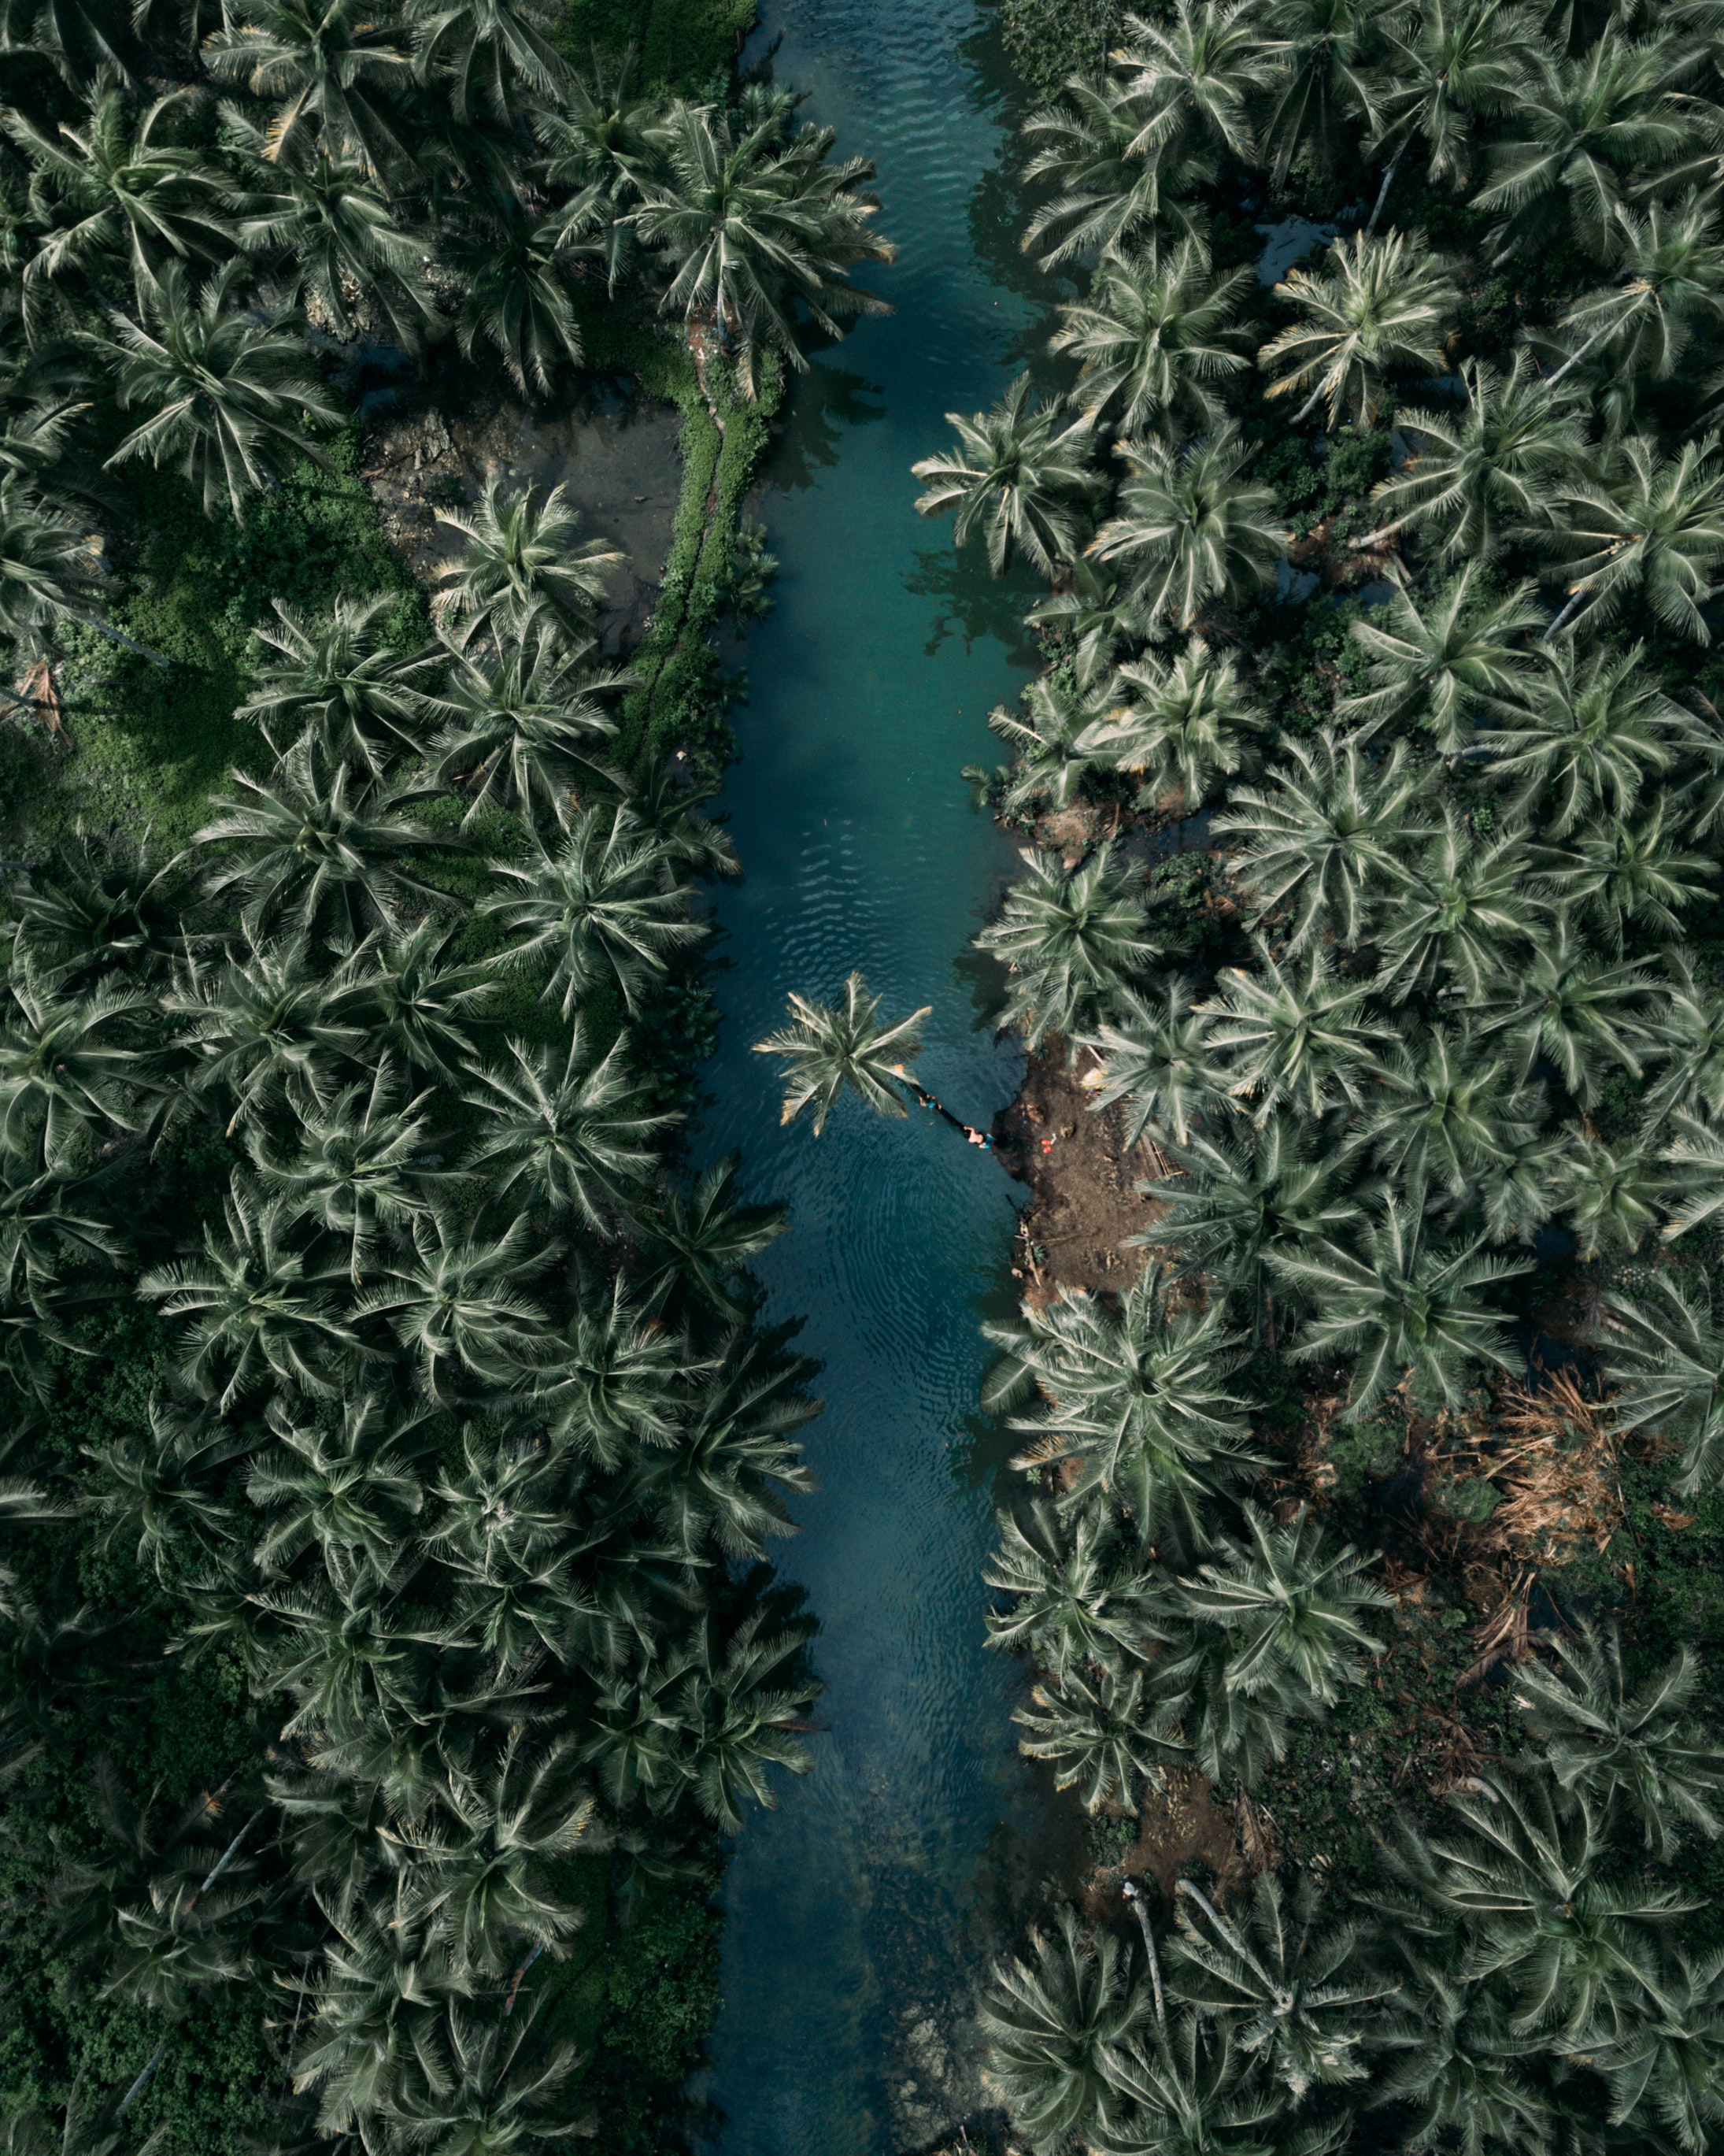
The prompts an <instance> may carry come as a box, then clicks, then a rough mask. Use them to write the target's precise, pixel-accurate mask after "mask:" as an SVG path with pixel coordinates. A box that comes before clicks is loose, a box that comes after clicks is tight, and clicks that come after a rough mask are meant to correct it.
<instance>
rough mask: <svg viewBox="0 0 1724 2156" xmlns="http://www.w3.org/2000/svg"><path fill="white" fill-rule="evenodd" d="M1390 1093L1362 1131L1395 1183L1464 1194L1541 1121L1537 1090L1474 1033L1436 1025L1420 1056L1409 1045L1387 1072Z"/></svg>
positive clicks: (1457, 1196) (1462, 1027)
mask: <svg viewBox="0 0 1724 2156" xmlns="http://www.w3.org/2000/svg"><path fill="white" fill-rule="evenodd" d="M1383 1083H1384V1089H1385V1091H1386V1093H1387V1095H1388V1097H1387V1098H1386V1099H1385V1100H1383V1101H1380V1102H1379V1103H1378V1105H1377V1106H1375V1107H1373V1110H1372V1111H1371V1112H1370V1114H1369V1116H1367V1119H1366V1122H1365V1126H1364V1135H1365V1137H1366V1138H1367V1141H1368V1142H1369V1143H1370V1146H1371V1148H1372V1151H1373V1154H1374V1155H1375V1157H1376V1159H1377V1161H1378V1163H1379V1165H1380V1166H1381V1167H1382V1168H1384V1169H1385V1170H1386V1171H1387V1173H1388V1176H1389V1178H1390V1180H1391V1181H1392V1183H1393V1184H1394V1186H1395V1187H1396V1188H1399V1189H1411V1188H1429V1189H1433V1190H1440V1191H1443V1192H1444V1193H1446V1194H1447V1195H1448V1196H1449V1197H1450V1198H1452V1199H1460V1198H1462V1197H1464V1196H1465V1194H1466V1193H1468V1192H1469V1191H1470V1190H1471V1189H1472V1188H1473V1187H1474V1185H1475V1181H1476V1179H1477V1177H1478V1174H1479V1172H1480V1169H1481V1168H1485V1166H1486V1165H1487V1164H1488V1163H1491V1161H1494V1160H1497V1159H1500V1158H1501V1157H1502V1156H1503V1154H1504V1153H1506V1152H1509V1151H1510V1150H1511V1148H1512V1147H1514V1146H1515V1145H1516V1144H1517V1143H1520V1142H1525V1140H1526V1139H1527V1138H1529V1137H1532V1135H1533V1134H1534V1132H1537V1129H1538V1127H1539V1125H1540V1123H1541V1122H1542V1121H1543V1115H1542V1109H1543V1102H1542V1099H1541V1097H1540V1096H1539V1094H1538V1092H1537V1090H1536V1089H1534V1088H1532V1087H1530V1086H1526V1085H1525V1084H1523V1083H1521V1082H1518V1081H1516V1080H1515V1079H1513V1078H1511V1076H1510V1075H1509V1072H1508V1070H1507V1067H1506V1065H1505V1063H1504V1062H1503V1061H1502V1060H1501V1058H1500V1057H1495V1058H1493V1057H1492V1056H1491V1055H1489V1053H1488V1052H1487V1051H1486V1050H1485V1049H1484V1048H1483V1047H1481V1045H1480V1043H1479V1042H1478V1041H1477V1040H1476V1039H1475V1038H1474V1036H1473V1034H1472V1030H1471V1029H1470V1026H1469V1025H1468V1024H1466V1022H1465V1019H1463V1020H1462V1022H1461V1025H1460V1030H1459V1031H1458V1032H1451V1031H1450V1030H1449V1029H1448V1028H1447V1027H1445V1026H1441V1025H1434V1026H1432V1027H1431V1029H1430V1030H1429V1032H1428V1033H1426V1034H1424V1036H1423V1038H1422V1039H1421V1040H1420V1042H1419V1054H1418V1055H1416V1056H1415V1055H1414V1054H1413V1053H1412V1052H1411V1051H1410V1050H1408V1049H1404V1048H1403V1050H1401V1051H1400V1053H1399V1054H1398V1055H1397V1056H1396V1057H1395V1059H1394V1060H1393V1063H1392V1064H1390V1065H1388V1068H1387V1070H1385V1072H1384V1078H1383Z"/></svg>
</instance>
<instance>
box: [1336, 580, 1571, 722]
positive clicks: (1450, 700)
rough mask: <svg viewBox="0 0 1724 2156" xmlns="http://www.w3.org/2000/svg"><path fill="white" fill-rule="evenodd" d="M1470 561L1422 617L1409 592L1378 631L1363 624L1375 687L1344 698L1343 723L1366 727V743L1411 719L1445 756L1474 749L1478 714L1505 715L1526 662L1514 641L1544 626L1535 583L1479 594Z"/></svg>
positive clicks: (1360, 635) (1394, 602) (1395, 601)
mask: <svg viewBox="0 0 1724 2156" xmlns="http://www.w3.org/2000/svg"><path fill="white" fill-rule="evenodd" d="M1479 576H1480V572H1479V569H1478V567H1477V565H1476V564H1475V563H1474V562H1469V563H1468V564H1467V565H1466V567H1465V568H1464V569H1462V571H1461V572H1460V575H1459V576H1458V577H1455V578H1454V579H1453V580H1452V581H1451V582H1450V583H1449V585H1448V586H1447V587H1446V588H1445V589H1444V590H1443V591H1442V592H1441V593H1439V594H1438V595H1437V596H1436V597H1435V598H1434V599H1433V600H1432V601H1431V602H1430V603H1429V605H1428V607H1427V608H1426V610H1425V611H1424V613H1420V612H1419V607H1418V604H1417V603H1416V602H1415V601H1414V598H1412V596H1411V595H1410V593H1408V591H1407V590H1406V589H1405V588H1404V587H1403V588H1398V589H1397V590H1396V592H1395V594H1394V597H1393V598H1392V599H1391V600H1390V601H1389V603H1388V607H1387V608H1385V609H1384V613H1385V617H1386V619H1385V620H1384V622H1383V624H1378V622H1376V621H1374V620H1368V619H1364V618H1361V619H1359V620H1357V621H1356V622H1355V623H1354V624H1353V628H1352V633H1353V637H1354V640H1355V641H1356V642H1357V643H1358V644H1361V645H1362V646H1363V648H1364V649H1365V650H1366V651H1367V653H1368V654H1370V660H1371V675H1370V678H1371V687H1370V688H1369V689H1368V690H1365V691H1363V692H1361V693H1356V694H1354V695H1352V696H1344V697H1342V700H1341V701H1340V703H1339V704H1338V706H1337V716H1338V717H1340V718H1342V719H1354V720H1357V721H1361V722H1362V725H1361V735H1362V737H1369V736H1370V735H1371V734H1373V733H1374V732H1375V731H1377V730H1378V727H1379V726H1385V725H1393V724H1394V723H1395V722H1396V721H1400V720H1404V719H1408V718H1410V719H1412V720H1414V722H1415V723H1416V724H1418V725H1419V726H1424V727H1425V728H1426V729H1427V730H1428V731H1429V732H1430V733H1431V734H1432V735H1433V736H1434V737H1435V741H1436V745H1437V747H1438V748H1439V750H1440V751H1441V752H1442V753H1443V754H1444V756H1458V755H1460V754H1461V753H1462V752H1464V751H1465V750H1466V749H1468V748H1470V747H1471V746H1472V741H1473V724H1474V720H1475V716H1477V714H1478V713H1480V711H1485V712H1489V713H1491V714H1492V715H1500V714H1501V711H1502V709H1503V707H1504V704H1505V701H1506V700H1509V699H1511V698H1512V696H1513V695H1514V692H1515V690H1516V689H1517V688H1518V686H1519V685H1520V681H1521V676H1522V675H1524V673H1525V671H1526V666H1527V663H1528V662H1527V660H1526V658H1525V657H1524V656H1523V655H1522V654H1521V651H1520V650H1519V649H1517V648H1516V644H1515V642H1514V640H1513V639H1516V638H1517V637H1520V636H1522V635H1524V634H1525V633H1526V631H1527V630H1528V629H1534V628H1537V627H1539V626H1541V625H1542V623H1543V621H1544V619H1545V616H1544V613H1543V610H1542V608H1539V607H1538V606H1537V605H1536V604H1534V603H1533V602H1532V597H1531V593H1532V586H1531V584H1521V585H1520V586H1519V587H1518V588H1516V589H1515V590H1514V591H1511V592H1509V593H1506V594H1504V596H1502V597H1501V598H1489V597H1487V596H1485V593H1480V592H1479V591H1478V581H1479Z"/></svg>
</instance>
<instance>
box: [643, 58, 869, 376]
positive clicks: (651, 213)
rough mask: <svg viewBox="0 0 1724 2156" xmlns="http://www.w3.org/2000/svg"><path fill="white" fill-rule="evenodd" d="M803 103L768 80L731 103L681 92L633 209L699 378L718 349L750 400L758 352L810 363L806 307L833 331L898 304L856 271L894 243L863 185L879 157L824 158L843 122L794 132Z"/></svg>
mask: <svg viewBox="0 0 1724 2156" xmlns="http://www.w3.org/2000/svg"><path fill="white" fill-rule="evenodd" d="M794 102H795V101H794V100H793V99H790V98H788V97H786V96H784V95H782V93H775V92H773V91H772V90H768V89H767V88H764V87H763V86H762V85H748V86H747V88H745V89H744V90H743V91H742V93H741V100H740V101H739V104H738V105H737V106H736V108H735V109H733V110H720V109H718V108H716V107H715V106H712V105H690V104H688V103H686V102H685V101H684V100H680V99H679V100H677V102H676V103H675V104H674V105H672V106H671V108H670V111H669V113H667V114H666V115H665V116H664V121H663V123H662V126H661V127H660V129H659V131H658V134H657V141H656V146H657V149H658V152H659V154H658V157H656V158H655V159H654V162H653V163H652V164H651V165H650V166H649V167H644V168H643V169H642V170H641V171H640V172H639V174H638V175H637V176H635V180H634V184H635V185H636V187H638V188H639V193H640V196H641V205H640V208H639V209H637V210H635V211H634V212H633V213H632V218H633V221H634V225H635V227H636V228H637V230H638V231H639V234H640V237H641V239H642V241H643V242H644V244H645V245H646V246H648V247H649V248H651V249H654V250H655V251H656V253H657V254H659V256H660V257H661V258H662V259H663V262H664V267H665V269H666V270H667V271H668V272H669V282H668V284H667V285H666V288H665V290H664V296H663V298H662V300H660V302H659V305H660V307H661V309H663V310H664V311H666V312H674V313H675V314H678V315H680V316H681V317H682V319H683V323H684V326H685V335H686V336H687V340H688V343H689V348H690V352H693V354H694V355H695V363H696V366H697V367H699V368H700V371H701V379H702V384H703V387H704V386H705V384H706V361H707V358H708V357H709V355H713V354H716V355H717V356H719V357H724V358H726V359H730V360H734V362H735V363H736V370H737V375H738V378H739V380H740V382H741V387H742V391H743V394H744V395H745V396H747V397H749V398H752V396H753V395H754V381H755V370H756V366H757V358H758V355H759V354H760V353H761V352H762V351H766V350H773V351H777V352H782V354H783V356H784V357H785V358H787V359H788V361H789V362H790V363H791V365H792V366H793V367H797V368H801V367H806V366H807V364H808V362H807V361H806V360H805V359H804V358H803V355H802V350H801V345H800V341H799V338H798V314H797V310H798V305H800V306H801V307H803V308H804V309H806V311H807V312H808V316H809V317H810V319H811V320H812V321H813V324H814V326H815V327H816V328H817V329H818V330H820V331H822V332H824V334H825V335H826V336H834V337H835V336H841V335H842V334H843V332H844V325H845V324H846V322H848V321H853V320H854V319H855V318H856V317H857V316H862V315H879V314H885V313H886V312H888V311H889V310H888V308H887V305H886V302H885V300H880V299H878V298H876V297H875V295H874V294H873V293H871V292H868V291H865V290H862V289H861V288H860V287H859V286H858V285H853V284H852V283H851V282H850V280H849V274H848V273H849V269H850V268H851V267H852V265H853V264H856V263H859V262H890V261H892V260H893V259H895V255H896V253H897V250H896V249H895V247H894V246H893V245H892V244H891V242H890V240H888V239H882V237H881V236H880V234H879V233H877V232H876V231H875V229H874V228H873V223H872V219H873V217H874V214H875V203H874V202H873V200H872V199H871V198H870V197H869V196H867V195H865V193H862V192H860V190H861V189H863V188H864V187H866V185H867V183H868V182H869V181H870V180H871V179H872V178H873V177H874V167H873V165H872V164H871V163H870V162H869V161H868V160H867V159H866V158H865V157H852V158H850V159H849V160H847V161H846V162H844V163H842V164H837V165H834V164H829V162H828V158H829V156H830V153H831V150H832V145H833V143H834V140H835V139H836V131H835V130H834V129H833V128H829V127H826V128H815V127H812V126H804V127H802V128H800V129H798V131H795V132H794V133H793V132H792V131H791V129H790V126H789V118H790V114H791V112H792V111H793V110H794ZM708 395H709V401H710V397H711V393H710V391H709V392H708Z"/></svg>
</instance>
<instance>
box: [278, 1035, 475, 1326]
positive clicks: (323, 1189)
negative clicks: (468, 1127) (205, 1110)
mask: <svg viewBox="0 0 1724 2156" xmlns="http://www.w3.org/2000/svg"><path fill="white" fill-rule="evenodd" d="M401 1091H402V1089H401V1086H400V1081H399V1076H398V1072H397V1070H396V1067H395V1063H394V1059H393V1056H391V1055H390V1054H389V1052H388V1051H387V1050H384V1052H383V1054H382V1055H381V1056H380V1057H379V1058H378V1060H377V1069H376V1071H375V1072H374V1074H373V1075H372V1081H371V1083H370V1084H369V1085H368V1086H346V1087H345V1088H344V1089H343V1090H342V1091H341V1092H340V1093H338V1094H336V1096H335V1097H334V1099H332V1100H331V1101H330V1102H329V1104H328V1105H327V1106H320V1105H319V1104H318V1103H317V1102H316V1101H300V1102H298V1103H296V1104H295V1106H296V1114H295V1121H296V1122H297V1124H298V1129H297V1130H296V1131H295V1133H294V1137H295V1143H294V1145H293V1147H292V1149H291V1150H290V1151H285V1150H282V1149H280V1148H278V1147H277V1146H276V1145H275V1144H274V1143H272V1142H271V1138H270V1136H269V1132H267V1131H266V1130H265V1129H264V1128H262V1127H259V1126H256V1125H254V1126H253V1127H252V1128H251V1129H249V1131H248V1132H246V1149H247V1151H248V1152H249V1153H250V1155H251V1159H252V1165H253V1166H254V1168H256V1170H257V1175H258V1182H259V1185H260V1186H261V1188H263V1189H264V1190H265V1191H268V1192H269V1193H271V1194H272V1195H278V1196H280V1197H281V1198H282V1199H285V1201H286V1202H287V1204H288V1205H289V1207H290V1209H295V1210H297V1211H299V1212H300V1213H301V1214H304V1216H305V1218H306V1219H310V1220H314V1221H316V1224H317V1225H318V1226H319V1227H320V1228H321V1229H322V1230H323V1231H324V1233H325V1234H326V1235H330V1236H332V1237H333V1238H334V1239H335V1240H336V1242H337V1243H339V1244H341V1245H345V1246H346V1265H347V1276H348V1278H349V1279H350V1280H351V1281H352V1282H353V1283H354V1285H355V1286H357V1285H358V1284H359V1281H361V1279H362V1277H363V1276H364V1275H365V1274H366V1273H367V1272H368V1271H369V1270H371V1269H372V1265H373V1264H374V1262H375V1260H376V1255H377V1247H378V1245H379V1242H380V1241H382V1240H384V1239H386V1238H390V1237H393V1236H396V1235H400V1234H402V1233H403V1231H405V1230H406V1229H408V1228H409V1227H410V1226H411V1224H412V1223H413V1221H414V1220H415V1219H418V1217H419V1216H420V1215H421V1214H424V1213H426V1212H427V1211H428V1210H429V1209H430V1207H431V1204H432V1203H433V1193H434V1191H435V1188H436V1186H437V1184H438V1183H439V1182H441V1181H444V1180H446V1178H445V1177H444V1176H443V1175H442V1174H441V1173H440V1172H439V1170H438V1169H436V1168H433V1167H432V1166H431V1165H430V1164H429V1163H428V1158H427V1156H428V1153H429V1152H431V1150H432V1147H433V1142H434V1141H433V1137H432V1130H431V1125H430V1122H428V1118H427V1116H426V1114H425V1110H426V1108H427V1107H428V1105H429V1102H430V1100H431V1095H430V1092H429V1091H428V1090H427V1091H424V1092H423V1093H420V1094H419V1095H418V1096H416V1097H415V1098H414V1099H413V1100H411V1101H403V1099H402V1097H401Z"/></svg>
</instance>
